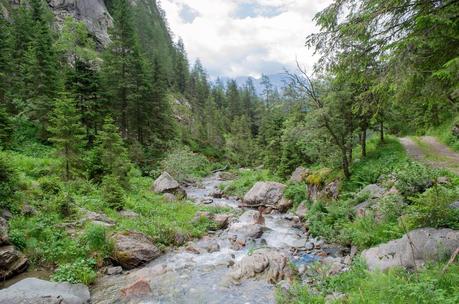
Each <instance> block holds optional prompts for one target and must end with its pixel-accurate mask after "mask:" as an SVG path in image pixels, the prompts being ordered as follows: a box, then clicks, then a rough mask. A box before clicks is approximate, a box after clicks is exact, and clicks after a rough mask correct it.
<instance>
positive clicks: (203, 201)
mask: <svg viewBox="0 0 459 304" xmlns="http://www.w3.org/2000/svg"><path fill="white" fill-rule="evenodd" d="M199 202H200V203H201V204H204V205H210V204H212V203H213V202H214V200H213V199H212V198H211V197H204V198H202V199H201V200H199Z"/></svg>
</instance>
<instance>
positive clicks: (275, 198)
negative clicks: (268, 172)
mask: <svg viewBox="0 0 459 304" xmlns="http://www.w3.org/2000/svg"><path fill="white" fill-rule="evenodd" d="M284 189H285V185H284V184H281V183H276V182H257V183H256V184H255V185H254V186H253V187H252V189H250V190H249V192H247V193H246V194H245V195H244V199H243V201H242V202H243V204H244V205H246V206H249V207H258V206H271V207H276V206H277V204H278V202H279V201H280V200H281V199H282V196H283V194H284Z"/></svg>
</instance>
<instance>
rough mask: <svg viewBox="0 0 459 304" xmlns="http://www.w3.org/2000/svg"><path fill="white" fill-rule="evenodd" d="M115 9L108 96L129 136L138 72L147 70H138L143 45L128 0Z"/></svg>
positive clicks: (106, 67)
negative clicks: (140, 42) (140, 48)
mask: <svg viewBox="0 0 459 304" xmlns="http://www.w3.org/2000/svg"><path fill="white" fill-rule="evenodd" d="M113 10H114V13H113V18H114V26H113V29H112V32H111V38H112V43H111V44H110V46H109V48H108V50H107V52H106V53H105V60H104V66H103V74H104V82H105V89H106V91H107V92H106V93H107V95H108V96H107V97H108V98H109V99H110V102H111V105H112V109H113V112H114V113H115V114H116V118H117V120H118V121H119V124H120V129H121V134H122V136H123V138H125V139H127V138H128V132H129V127H130V126H129V121H128V119H129V113H128V110H129V108H132V104H133V103H135V100H136V99H137V96H136V95H135V94H134V93H135V89H136V88H137V87H138V84H137V83H136V80H137V79H138V78H139V77H136V75H137V74H139V73H140V74H143V73H142V71H139V70H138V67H139V66H141V64H139V63H138V62H136V61H137V60H139V49H138V48H139V45H138V41H137V38H136V34H135V31H134V26H133V15H132V9H131V6H130V4H129V2H128V0H116V2H115V3H114V9H113Z"/></svg>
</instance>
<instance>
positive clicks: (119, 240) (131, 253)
mask: <svg viewBox="0 0 459 304" xmlns="http://www.w3.org/2000/svg"><path fill="white" fill-rule="evenodd" d="M111 239H112V241H113V243H114V249H113V256H112V259H113V260H115V261H116V262H118V263H119V264H120V265H121V266H122V267H123V268H124V269H133V268H136V267H138V266H140V265H143V264H145V263H147V262H149V261H151V260H153V259H155V258H157V257H158V256H159V255H160V254H161V251H160V250H159V249H158V248H157V247H156V246H155V244H154V243H153V241H152V240H151V239H150V238H149V237H147V236H146V235H144V234H142V233H139V232H133V231H127V232H122V233H117V234H115V235H114V236H112V238H111Z"/></svg>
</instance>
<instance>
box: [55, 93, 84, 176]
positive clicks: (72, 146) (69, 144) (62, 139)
mask: <svg viewBox="0 0 459 304" xmlns="http://www.w3.org/2000/svg"><path fill="white" fill-rule="evenodd" d="M48 131H49V132H50V134H51V137H50V138H49V140H50V141H51V142H52V143H54V145H55V147H56V149H57V152H58V155H59V156H60V157H62V160H63V166H64V178H65V180H70V179H72V178H73V177H74V173H75V171H76V169H78V168H79V167H80V166H79V165H80V162H81V147H82V145H83V142H82V140H83V137H84V131H83V128H82V126H81V124H80V116H79V115H78V112H77V109H76V105H75V101H74V100H73V99H71V98H66V97H62V98H59V99H56V102H55V105H54V110H53V112H52V115H51V118H50V127H49V128H48Z"/></svg>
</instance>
